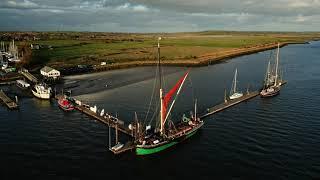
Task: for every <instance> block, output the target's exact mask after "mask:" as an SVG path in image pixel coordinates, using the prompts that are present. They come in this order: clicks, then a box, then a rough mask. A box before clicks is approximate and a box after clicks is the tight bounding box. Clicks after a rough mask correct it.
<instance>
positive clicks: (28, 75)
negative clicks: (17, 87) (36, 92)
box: [19, 69, 38, 83]
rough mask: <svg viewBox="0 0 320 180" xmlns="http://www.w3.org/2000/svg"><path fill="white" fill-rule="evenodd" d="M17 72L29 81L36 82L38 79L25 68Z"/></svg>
mask: <svg viewBox="0 0 320 180" xmlns="http://www.w3.org/2000/svg"><path fill="white" fill-rule="evenodd" d="M19 73H20V74H21V75H23V76H24V77H26V78H27V79H28V80H29V81H31V82H33V83H38V79H37V78H36V77H34V75H32V74H31V73H30V72H29V71H28V70H27V69H21V70H20V71H19Z"/></svg>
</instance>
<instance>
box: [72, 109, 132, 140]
mask: <svg viewBox="0 0 320 180" xmlns="http://www.w3.org/2000/svg"><path fill="white" fill-rule="evenodd" d="M75 109H77V110H78V111H80V112H82V113H84V114H86V115H88V116H90V117H92V118H94V119H95V120H98V121H100V122H101V123H103V124H105V125H107V126H110V127H111V128H115V129H117V130H119V131H120V132H122V133H124V134H127V135H129V136H131V137H132V136H133V133H132V130H130V129H129V128H128V127H127V126H125V125H124V123H123V121H121V120H119V119H118V118H116V117H113V116H111V115H108V114H107V115H104V116H100V115H98V114H97V113H95V112H93V111H91V110H90V109H88V108H87V107H85V106H83V105H81V106H79V105H77V106H75Z"/></svg>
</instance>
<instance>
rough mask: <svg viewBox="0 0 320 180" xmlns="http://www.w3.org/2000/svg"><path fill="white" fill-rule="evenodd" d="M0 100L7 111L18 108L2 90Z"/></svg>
mask: <svg viewBox="0 0 320 180" xmlns="http://www.w3.org/2000/svg"><path fill="white" fill-rule="evenodd" d="M0 99H1V100H2V101H3V103H4V104H5V105H6V106H7V107H8V108H9V109H16V108H18V105H17V103H15V102H14V101H12V100H11V99H10V98H9V97H8V96H7V95H6V94H5V93H4V92H3V91H2V90H1V91H0Z"/></svg>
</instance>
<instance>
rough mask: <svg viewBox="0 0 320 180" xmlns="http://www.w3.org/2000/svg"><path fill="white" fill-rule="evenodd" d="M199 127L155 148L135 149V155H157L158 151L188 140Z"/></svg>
mask: <svg viewBox="0 0 320 180" xmlns="http://www.w3.org/2000/svg"><path fill="white" fill-rule="evenodd" d="M201 126H202V125H201ZM201 126H200V127H201ZM200 127H198V128H196V129H194V130H192V131H190V132H189V133H187V134H185V135H183V136H181V137H179V138H176V139H172V140H170V141H167V142H166V143H164V144H161V145H159V146H156V147H151V148H146V147H136V154H137V155H148V154H154V153H158V152H160V151H163V150H165V149H168V148H170V147H172V146H174V145H176V144H178V143H180V142H182V141H183V140H185V139H188V138H189V137H191V136H193V135H194V134H196V133H197V131H198V130H199V128H200Z"/></svg>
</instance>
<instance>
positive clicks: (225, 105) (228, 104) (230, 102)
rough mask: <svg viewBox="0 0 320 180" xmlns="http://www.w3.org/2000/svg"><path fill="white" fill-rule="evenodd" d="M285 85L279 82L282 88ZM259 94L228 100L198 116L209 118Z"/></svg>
mask: <svg viewBox="0 0 320 180" xmlns="http://www.w3.org/2000/svg"><path fill="white" fill-rule="evenodd" d="M285 84H287V81H281V82H280V85H281V86H283V85H285ZM259 94H260V93H259V91H254V92H250V93H247V94H244V95H243V96H242V97H240V98H238V99H234V100H228V101H226V102H223V103H221V104H218V105H216V106H213V107H211V108H208V109H207V112H206V113H204V114H203V115H201V116H200V119H204V118H206V117H208V116H210V115H212V114H214V113H217V112H220V111H222V110H225V109H227V108H229V107H232V106H234V105H236V104H239V103H241V102H244V101H247V100H249V99H252V98H254V97H256V96H258V95H259Z"/></svg>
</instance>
